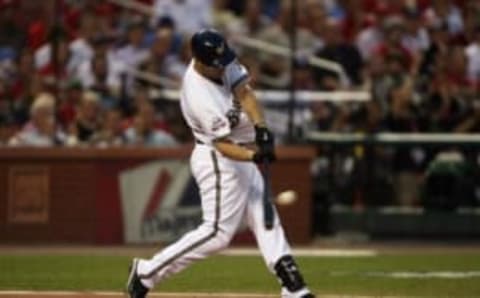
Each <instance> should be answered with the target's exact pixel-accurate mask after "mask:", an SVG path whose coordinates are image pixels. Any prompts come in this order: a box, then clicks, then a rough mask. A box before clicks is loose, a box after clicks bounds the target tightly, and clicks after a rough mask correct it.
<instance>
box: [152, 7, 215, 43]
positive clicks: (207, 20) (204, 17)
mask: <svg viewBox="0 0 480 298" xmlns="http://www.w3.org/2000/svg"><path fill="white" fill-rule="evenodd" d="M153 10H154V12H155V17H156V18H159V17H162V16H169V17H171V18H172V19H173V21H174V23H175V27H176V28H177V30H178V31H179V32H181V33H182V34H188V35H189V34H193V33H194V32H195V31H197V30H200V29H202V28H206V27H210V26H211V25H212V0H182V1H177V0H155V2H154V5H153ZM155 21H156V20H155Z"/></svg>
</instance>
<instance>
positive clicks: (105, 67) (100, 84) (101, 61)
mask: <svg viewBox="0 0 480 298" xmlns="http://www.w3.org/2000/svg"><path fill="white" fill-rule="evenodd" d="M108 54H109V52H103V53H102V52H98V53H96V54H95V56H94V57H93V59H92V60H90V61H85V62H84V63H82V64H81V65H80V67H79V69H78V77H77V78H78V80H79V81H80V83H81V85H82V87H83V88H84V89H89V90H93V91H95V92H97V93H98V94H100V95H101V99H102V103H103V104H105V105H111V104H112V103H107V101H108V102H111V101H113V98H114V97H116V96H118V95H119V93H120V89H121V84H122V73H123V71H124V65H123V64H122V63H121V62H119V61H115V59H114V58H113V57H111V56H109V55H108Z"/></svg>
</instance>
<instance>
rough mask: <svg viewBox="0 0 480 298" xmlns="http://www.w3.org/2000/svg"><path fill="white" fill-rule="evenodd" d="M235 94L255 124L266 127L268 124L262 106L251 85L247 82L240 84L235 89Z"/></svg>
mask: <svg viewBox="0 0 480 298" xmlns="http://www.w3.org/2000/svg"><path fill="white" fill-rule="evenodd" d="M233 94H234V96H235V98H236V99H237V100H238V102H239V103H240V105H241V106H242V109H243V110H244V111H245V113H246V114H247V115H248V117H249V118H250V121H252V123H253V125H255V126H261V127H265V126H266V124H265V118H264V116H263V110H262V107H261V106H260V104H259V103H258V100H257V97H256V96H255V93H254V92H253V90H252V88H251V87H250V85H249V84H248V83H247V82H245V83H243V84H239V85H238V86H236V87H235V88H234V89H233Z"/></svg>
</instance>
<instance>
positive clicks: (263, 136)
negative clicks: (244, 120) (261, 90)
mask: <svg viewBox="0 0 480 298" xmlns="http://www.w3.org/2000/svg"><path fill="white" fill-rule="evenodd" d="M233 94H234V96H235V98H236V99H237V100H238V101H239V102H240V105H241V106H242V109H243V110H244V111H245V113H246V114H247V115H248V117H249V118H250V121H252V123H253V125H254V126H255V143H256V145H257V147H258V149H259V150H257V151H256V154H257V155H256V156H254V160H255V159H257V160H258V161H262V160H263V159H267V160H269V161H273V160H275V159H276V157H275V150H274V136H273V134H272V132H271V131H270V130H269V129H268V128H267V125H266V123H265V118H264V116H263V110H262V107H261V106H260V104H259V103H258V100H257V97H256V96H255V93H253V90H252V88H251V87H250V85H249V84H248V83H247V82H245V83H243V84H239V85H238V86H236V87H235V88H234V89H233Z"/></svg>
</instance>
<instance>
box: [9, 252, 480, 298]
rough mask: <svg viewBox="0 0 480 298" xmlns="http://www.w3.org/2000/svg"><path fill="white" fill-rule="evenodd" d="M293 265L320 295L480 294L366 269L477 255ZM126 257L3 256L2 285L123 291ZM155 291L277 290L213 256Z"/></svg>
mask: <svg viewBox="0 0 480 298" xmlns="http://www.w3.org/2000/svg"><path fill="white" fill-rule="evenodd" d="M297 260H298V263H299V265H300V267H301V269H302V271H303V273H304V275H305V279H306V280H307V282H308V283H309V285H310V287H311V288H312V289H313V290H314V291H315V292H317V293H320V294H321V293H328V294H343V295H374V296H384V295H400V296H432V297H480V277H471V278H461V279H441V278H424V279H395V278H391V277H386V276H378V275H371V274H367V273H372V272H376V273H379V272H380V273H381V272H393V271H416V272H417V271H418V272H428V271H480V253H479V254H466V255H461V254H458V255H456V254H445V255H439V254H435V255H410V254H409V255H382V256H377V257H301V258H298V259H297ZM129 263H130V257H121V256H98V255H95V256H87V255H74V256H65V255H46V256H34V255H0V289H1V290H109V291H121V290H122V289H123V286H124V283H125V279H126V276H127V266H128V264H129ZM158 290H160V291H166V292H169V291H174V292H257V293H278V291H279V288H278V284H277V282H276V279H275V278H274V277H273V276H272V275H271V274H270V273H269V272H268V271H267V270H266V268H265V267H264V263H263V261H262V259H261V258H260V257H228V256H216V257H212V258H210V259H208V260H205V261H202V262H200V263H197V264H194V265H193V266H191V267H190V268H188V269H187V270H185V271H184V272H182V273H180V274H179V275H176V276H174V277H172V278H171V279H168V280H167V281H165V282H164V283H162V284H161V285H159V287H158Z"/></svg>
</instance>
